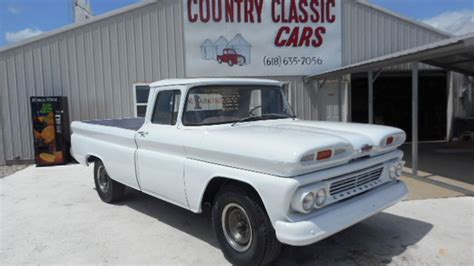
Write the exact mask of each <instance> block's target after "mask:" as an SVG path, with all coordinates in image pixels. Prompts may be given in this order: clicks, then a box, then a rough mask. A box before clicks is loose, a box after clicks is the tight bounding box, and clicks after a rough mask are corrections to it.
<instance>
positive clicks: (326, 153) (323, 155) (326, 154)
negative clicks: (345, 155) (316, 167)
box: [316, 150, 332, 161]
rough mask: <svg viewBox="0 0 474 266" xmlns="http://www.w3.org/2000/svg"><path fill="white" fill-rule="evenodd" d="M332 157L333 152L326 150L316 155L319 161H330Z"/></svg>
mask: <svg viewBox="0 0 474 266" xmlns="http://www.w3.org/2000/svg"><path fill="white" fill-rule="evenodd" d="M331 155H332V150H324V151H320V152H318V154H317V155H316V159H317V160H318V161H319V160H324V159H328V158H330V157H331Z"/></svg>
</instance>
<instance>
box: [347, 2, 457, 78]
mask: <svg viewBox="0 0 474 266" xmlns="http://www.w3.org/2000/svg"><path fill="white" fill-rule="evenodd" d="M342 22H343V23H342V25H343V26H342V55H343V56H342V64H343V65H350V64H354V63H357V62H361V61H365V60H368V59H371V58H375V57H379V56H382V55H386V54H391V53H394V52H397V51H401V50H405V49H408V48H412V47H416V46H420V45H423V44H428V43H432V42H435V41H438V40H442V39H446V38H447V37H449V36H447V35H445V34H441V33H439V32H436V31H433V30H429V29H427V28H426V27H421V26H419V25H417V24H414V23H411V22H408V21H406V20H405V19H402V18H400V17H397V16H393V15H390V14H387V13H386V12H382V11H380V10H378V9H376V8H372V7H371V6H369V5H366V4H363V3H359V1H344V2H343V8H342ZM424 68H426V67H424ZM393 69H397V70H401V69H409V68H408V66H398V67H394V68H393Z"/></svg>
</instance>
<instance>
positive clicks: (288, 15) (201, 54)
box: [183, 0, 342, 77]
mask: <svg viewBox="0 0 474 266" xmlns="http://www.w3.org/2000/svg"><path fill="white" fill-rule="evenodd" d="M183 1H184V16H183V17H184V39H185V49H186V53H185V61H186V74H187V76H189V77H210V76H288V75H296V76H301V75H309V74H314V73H317V72H322V71H325V70H329V69H332V68H336V67H340V66H341V64H342V54H341V1H340V0H298V1H297V0H183Z"/></svg>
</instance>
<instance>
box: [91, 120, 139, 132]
mask: <svg viewBox="0 0 474 266" xmlns="http://www.w3.org/2000/svg"><path fill="white" fill-rule="evenodd" d="M82 122H83V123H87V124H93V125H101V126H109V127H118V128H123V129H129V130H134V131H137V130H139V129H140V127H142V125H143V123H144V122H145V119H144V118H143V117H137V118H121V119H98V120H88V121H82Z"/></svg>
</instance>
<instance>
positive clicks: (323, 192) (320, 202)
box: [314, 188, 326, 208]
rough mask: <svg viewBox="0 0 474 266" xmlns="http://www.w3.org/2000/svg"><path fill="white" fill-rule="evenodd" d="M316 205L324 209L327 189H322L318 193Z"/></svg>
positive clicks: (315, 200) (315, 199) (315, 198)
mask: <svg viewBox="0 0 474 266" xmlns="http://www.w3.org/2000/svg"><path fill="white" fill-rule="evenodd" d="M314 203H315V204H316V206H317V207H318V208H319V207H322V206H323V205H324V203H326V189H324V188H321V189H319V190H318V191H317V192H316V196H315V197H314Z"/></svg>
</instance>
